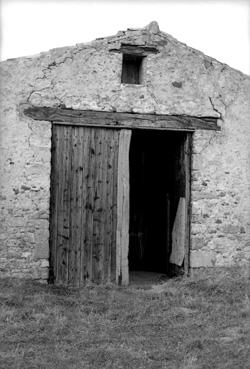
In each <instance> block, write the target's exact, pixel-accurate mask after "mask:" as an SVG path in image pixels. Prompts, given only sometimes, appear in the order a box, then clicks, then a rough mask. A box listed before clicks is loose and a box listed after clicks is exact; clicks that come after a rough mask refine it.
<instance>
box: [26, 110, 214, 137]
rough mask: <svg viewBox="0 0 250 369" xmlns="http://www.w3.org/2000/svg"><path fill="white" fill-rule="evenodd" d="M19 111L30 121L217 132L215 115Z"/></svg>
mask: <svg viewBox="0 0 250 369" xmlns="http://www.w3.org/2000/svg"><path fill="white" fill-rule="evenodd" d="M22 110H23V113H24V114H25V115H26V116H28V117H30V118H32V119H34V120H46V121H51V122H55V123H56V124H64V125H67V124H68V125H71V126H72V125H76V126H89V127H106V128H108V127H109V128H128V129H131V128H136V129H165V130H171V131H191V132H192V131H194V130H196V129H205V130H215V131H219V130H220V127H219V126H218V124H217V120H218V118H215V117H193V116H189V115H160V114H137V113H119V112H103V111H102V112H100V111H90V110H75V109H74V110H73V109H67V108H50V107H37V106H32V105H24V107H23V109H22Z"/></svg>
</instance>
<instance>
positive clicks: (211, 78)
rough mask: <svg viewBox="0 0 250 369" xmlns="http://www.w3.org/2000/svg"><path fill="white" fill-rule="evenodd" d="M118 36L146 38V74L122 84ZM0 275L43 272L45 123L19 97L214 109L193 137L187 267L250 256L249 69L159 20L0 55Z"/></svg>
mask: <svg viewBox="0 0 250 369" xmlns="http://www.w3.org/2000/svg"><path fill="white" fill-rule="evenodd" d="M121 43H126V44H135V45H151V46H152V45H153V46H155V47H157V48H158V50H159V53H157V54H151V55H149V56H147V58H146V59H144V61H143V83H142V84H141V85H125V84H121V71H122V54H121V53H118V52H115V51H110V50H112V49H118V48H119V47H120V45H121ZM0 73H1V75H0V78H1V112H0V120H1V125H0V132H1V142H0V149H1V156H0V161H1V168H0V175H1V195H0V201H1V219H0V243H1V247H0V271H1V275H11V276H24V277H29V276H32V277H33V278H38V279H46V278H47V273H48V250H49V246H48V240H49V194H50V145H51V125H50V123H48V122H40V123H38V122H37V121H33V120H32V119H29V118H27V117H25V116H24V115H23V114H22V109H21V108H20V104H22V103H27V102H28V103H30V104H33V105H36V106H55V107H56V106H66V107H67V108H75V109H92V110H102V111H123V112H140V113H157V114H188V115H193V116H214V117H219V118H220V120H219V123H220V125H221V128H222V130H221V132H210V131H197V132H196V133H195V134H194V144H193V175H192V207H193V209H192V210H193V215H192V222H191V223H192V224H191V241H192V249H191V254H190V262H191V266H192V267H200V266H224V265H225V266H228V265H232V264H239V263H244V262H247V261H249V260H250V170H249V168H250V148H249V146H250V145H249V143H250V120H249V118H250V107H249V101H250V77H249V76H246V75H244V74H243V73H241V72H239V71H236V70H233V69H231V68H230V67H228V66H227V65H225V64H221V63H219V62H218V61H216V60H214V59H212V58H210V57H207V56H205V55H204V54H202V53H201V52H199V51H197V50H194V49H192V48H189V47H187V46H186V45H185V44H182V43H180V42H178V41H177V40H175V39H174V38H173V37H171V36H169V35H167V34H165V33H163V32H160V31H159V30H158V29H157V26H155V25H153V26H151V27H146V28H145V29H141V30H128V31H126V32H123V31H121V32H118V34H117V35H116V36H113V37H108V38H105V39H99V40H95V41H94V42H92V43H89V44H79V45H76V46H74V47H65V48H60V49H53V50H50V51H49V52H45V53H41V54H39V55H37V56H34V57H27V58H19V59H14V60H7V61H5V62H2V63H1V67H0Z"/></svg>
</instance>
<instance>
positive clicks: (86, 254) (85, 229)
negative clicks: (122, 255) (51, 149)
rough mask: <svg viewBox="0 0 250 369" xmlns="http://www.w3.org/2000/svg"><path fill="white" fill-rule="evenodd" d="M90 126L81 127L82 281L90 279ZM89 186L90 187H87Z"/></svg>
mask: <svg viewBox="0 0 250 369" xmlns="http://www.w3.org/2000/svg"><path fill="white" fill-rule="evenodd" d="M92 131H93V130H92V129H91V128H87V127H84V128H83V141H84V143H83V144H84V169H83V178H82V180H83V214H84V216H83V219H82V240H83V254H82V262H83V267H82V273H83V277H82V278H83V282H84V283H86V282H87V281H90V279H91V275H90V271H91V244H90V242H92V241H91V238H90V237H89V233H90V230H91V233H92V226H91V222H92V217H91V213H92V200H91V195H92V190H93V189H92V187H91V186H92V183H93V182H92V180H91V177H92V174H91V171H90V169H92V154H91V144H92V142H91V132H92ZM89 187H90V188H89Z"/></svg>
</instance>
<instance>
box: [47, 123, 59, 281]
mask: <svg viewBox="0 0 250 369" xmlns="http://www.w3.org/2000/svg"><path fill="white" fill-rule="evenodd" d="M51 141H52V142H51V174H50V181H51V183H50V222H49V233H50V240H49V243H50V255H49V260H50V261H49V264H50V267H49V269H50V270H49V281H50V283H53V282H54V280H55V276H56V249H57V247H56V241H57V196H58V183H59V171H58V152H57V151H58V135H57V126H56V125H54V124H52V140H51Z"/></svg>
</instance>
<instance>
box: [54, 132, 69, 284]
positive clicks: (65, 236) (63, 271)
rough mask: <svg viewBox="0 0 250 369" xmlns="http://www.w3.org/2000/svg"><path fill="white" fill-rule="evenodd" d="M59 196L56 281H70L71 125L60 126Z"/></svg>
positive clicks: (64, 282)
mask: <svg viewBox="0 0 250 369" xmlns="http://www.w3.org/2000/svg"><path fill="white" fill-rule="evenodd" d="M57 132H58V137H59V140H58V141H59V142H58V171H59V183H58V196H57V264H56V281H57V283H59V284H60V283H62V284H66V283H67V281H68V252H69V238H70V214H69V211H70V177H71V173H70V172H71V165H70V163H71V127H64V126H62V127H61V126H60V127H59V126H58V128H57Z"/></svg>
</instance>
